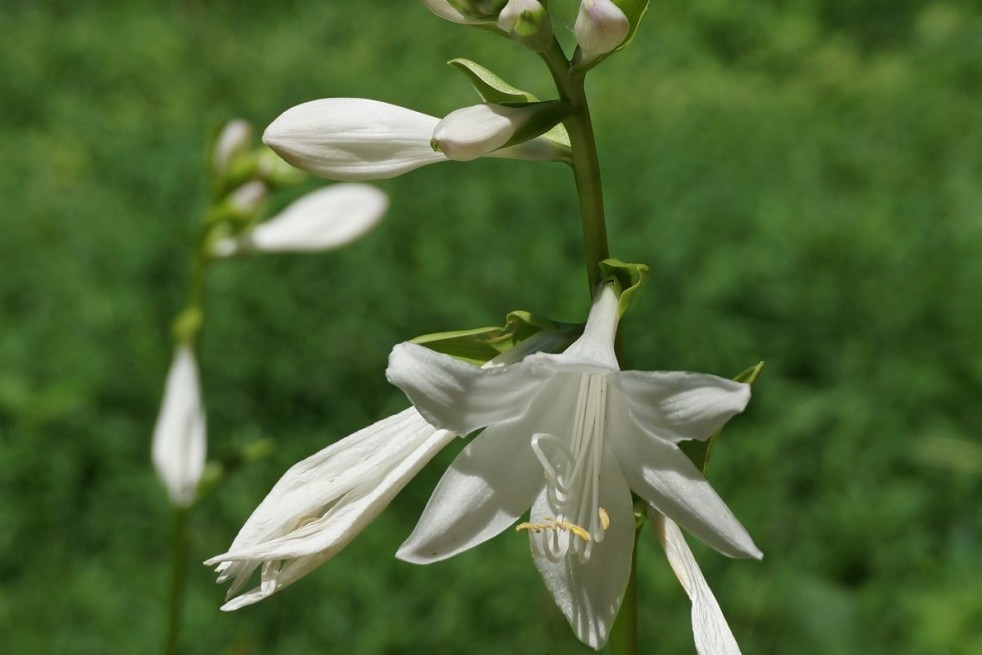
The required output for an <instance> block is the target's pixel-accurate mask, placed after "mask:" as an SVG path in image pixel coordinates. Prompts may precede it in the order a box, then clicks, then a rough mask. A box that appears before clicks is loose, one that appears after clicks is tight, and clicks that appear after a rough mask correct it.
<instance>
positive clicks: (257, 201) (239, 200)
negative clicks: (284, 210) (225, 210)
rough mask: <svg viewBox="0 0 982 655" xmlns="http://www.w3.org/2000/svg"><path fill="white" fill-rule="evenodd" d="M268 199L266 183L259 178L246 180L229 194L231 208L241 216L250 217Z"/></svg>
mask: <svg viewBox="0 0 982 655" xmlns="http://www.w3.org/2000/svg"><path fill="white" fill-rule="evenodd" d="M264 200H266V184H265V183H264V182H260V181H259V180H253V181H252V182H246V183H245V184H243V185H242V186H240V187H238V188H237V189H235V190H234V191H232V193H230V194H228V203H229V206H230V207H231V209H232V210H233V211H234V212H235V213H236V214H239V215H240V216H244V217H249V216H252V215H253V214H254V213H255V212H257V211H258V210H259V207H260V206H261V205H262V204H263V201H264Z"/></svg>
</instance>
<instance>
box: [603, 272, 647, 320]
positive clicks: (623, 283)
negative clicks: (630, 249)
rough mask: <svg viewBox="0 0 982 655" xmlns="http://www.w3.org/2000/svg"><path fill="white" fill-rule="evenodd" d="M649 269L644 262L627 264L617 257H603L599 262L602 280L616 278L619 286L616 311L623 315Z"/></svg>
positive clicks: (645, 278)
mask: <svg viewBox="0 0 982 655" xmlns="http://www.w3.org/2000/svg"><path fill="white" fill-rule="evenodd" d="M649 272H650V270H649V269H648V266H647V265H645V264H627V263H625V262H622V261H621V260H619V259H605V260H603V261H602V262H600V273H601V275H602V277H603V280H604V281H605V282H606V281H608V280H616V281H617V284H618V285H619V286H620V296H619V300H618V304H617V313H618V315H619V316H623V315H624V312H626V311H627V308H628V307H629V306H630V305H631V302H632V301H633V300H634V294H636V293H637V291H638V289H640V288H641V285H642V284H644V282H645V280H647V279H648V274H649Z"/></svg>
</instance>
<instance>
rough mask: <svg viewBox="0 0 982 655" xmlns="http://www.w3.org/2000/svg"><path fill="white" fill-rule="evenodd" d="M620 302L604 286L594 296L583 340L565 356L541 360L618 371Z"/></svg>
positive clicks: (575, 343) (544, 356) (574, 344)
mask: <svg viewBox="0 0 982 655" xmlns="http://www.w3.org/2000/svg"><path fill="white" fill-rule="evenodd" d="M618 303H619V300H618V298H617V294H616V293H615V292H614V289H613V288H612V287H610V286H608V285H606V284H605V285H602V286H601V287H600V288H599V289H598V290H597V293H596V294H595V295H594V299H593V305H592V306H591V307H590V315H589V316H588V317H587V320H586V327H584V328H583V334H582V335H581V336H580V338H579V339H577V340H576V341H574V342H573V343H572V345H570V347H569V348H567V349H566V351H565V352H563V353H562V354H560V355H540V356H539V357H540V359H542V360H543V361H552V362H554V363H555V364H557V365H561V366H562V365H564V364H565V366H566V367H572V368H583V367H585V368H587V369H589V368H596V369H599V370H609V371H617V370H619V368H620V367H619V366H618V364H617V355H615V354H614V339H615V338H616V337H617V323H618V321H619V320H620V317H619V313H618ZM584 372H585V371H584Z"/></svg>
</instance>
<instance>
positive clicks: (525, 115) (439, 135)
mask: <svg viewBox="0 0 982 655" xmlns="http://www.w3.org/2000/svg"><path fill="white" fill-rule="evenodd" d="M535 111H536V110H535V108H534V106H532V105H530V106H526V107H509V106H507V105H495V104H489V103H485V104H481V105H473V106H471V107H464V108H463V109H458V110H456V111H453V112H451V113H450V114H448V115H447V117H446V118H444V119H443V120H442V121H440V123H439V124H438V125H437V126H436V129H434V130H433V141H432V143H433V147H434V148H436V149H438V150H439V151H440V152H442V153H443V154H444V155H446V156H447V157H449V158H450V159H455V160H457V161H470V160H472V159H477V158H478V157H481V156H484V155H488V154H490V153H492V152H494V151H495V150H497V149H498V148H501V147H502V146H504V145H505V144H506V143H508V141H509V140H510V139H511V138H512V136H514V135H515V132H517V131H518V130H519V129H520V128H521V127H523V126H524V125H525V123H527V122H528V121H529V120H530V119H531V118H532V116H533V115H534V113H535Z"/></svg>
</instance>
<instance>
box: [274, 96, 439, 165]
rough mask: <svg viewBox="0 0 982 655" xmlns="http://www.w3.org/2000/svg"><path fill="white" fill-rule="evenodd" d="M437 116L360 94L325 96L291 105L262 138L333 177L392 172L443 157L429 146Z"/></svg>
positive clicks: (284, 155) (293, 160)
mask: <svg viewBox="0 0 982 655" xmlns="http://www.w3.org/2000/svg"><path fill="white" fill-rule="evenodd" d="M439 122H440V121H439V119H437V118H435V117H433V116H428V115H426V114H421V113H420V112H417V111H413V110H411V109H406V108H405V107H399V106H397V105H390V104H388V103H385V102H379V101H377V100H367V99H363V98H327V99H323V100H313V101H311V102H306V103H303V104H301V105H297V106H296V107H292V108H290V109H288V110H286V111H285V112H283V114H281V115H280V116H279V118H277V119H276V120H275V121H273V122H272V123H271V124H270V126H269V127H267V128H266V132H265V134H263V142H265V143H266V145H268V146H269V147H270V148H272V149H273V150H275V151H276V153H277V154H278V155H279V156H280V157H282V158H283V159H285V160H286V161H288V162H289V163H291V164H293V165H294V166H296V167H297V168H301V169H303V170H305V171H308V172H310V173H314V174H315V175H320V176H321V177H326V178H328V179H332V180H344V181H361V180H377V179H384V178H390V177H395V176H397V175H401V174H403V173H406V172H408V171H411V170H413V169H415V168H419V167H420V166H424V165H426V164H432V163H436V162H439V161H444V160H445V159H446V157H445V156H444V155H443V154H442V153H439V152H435V151H434V150H433V148H432V147H430V137H431V136H432V135H433V128H435V127H436V125H437V123H439Z"/></svg>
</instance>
